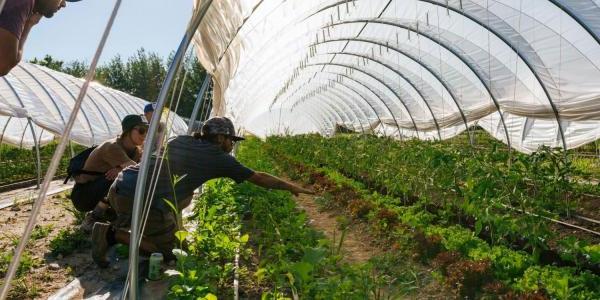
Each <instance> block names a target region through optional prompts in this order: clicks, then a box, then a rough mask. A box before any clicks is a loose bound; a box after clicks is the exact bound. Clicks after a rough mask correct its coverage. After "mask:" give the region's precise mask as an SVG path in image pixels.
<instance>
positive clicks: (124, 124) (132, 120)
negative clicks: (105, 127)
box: [121, 115, 148, 132]
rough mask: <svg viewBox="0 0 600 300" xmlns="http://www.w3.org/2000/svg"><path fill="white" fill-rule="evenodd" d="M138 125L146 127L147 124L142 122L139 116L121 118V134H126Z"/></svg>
mask: <svg viewBox="0 0 600 300" xmlns="http://www.w3.org/2000/svg"><path fill="white" fill-rule="evenodd" d="M139 125H142V126H148V122H146V121H144V119H142V116H140V115H127V116H125V118H123V121H121V128H122V129H123V132H128V131H130V130H132V129H133V128H134V127H135V126H139Z"/></svg>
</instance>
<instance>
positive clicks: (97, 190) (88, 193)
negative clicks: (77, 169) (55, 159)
mask: <svg viewBox="0 0 600 300" xmlns="http://www.w3.org/2000/svg"><path fill="white" fill-rule="evenodd" d="M112 183H113V180H108V179H106V177H104V176H100V177H98V178H96V179H94V180H92V181H88V182H86V183H75V186H73V190H72V191H71V202H73V206H75V208H76V209H77V210H78V211H83V212H87V211H90V210H92V209H94V207H96V204H98V202H100V201H102V200H104V197H106V195H107V194H108V190H109V189H110V186H111V184H112Z"/></svg>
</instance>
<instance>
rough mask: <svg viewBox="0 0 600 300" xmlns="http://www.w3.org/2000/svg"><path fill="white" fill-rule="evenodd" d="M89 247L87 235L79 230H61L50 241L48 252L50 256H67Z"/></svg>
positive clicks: (70, 228)
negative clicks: (50, 253)
mask: <svg viewBox="0 0 600 300" xmlns="http://www.w3.org/2000/svg"><path fill="white" fill-rule="evenodd" d="M89 246H90V240H89V238H88V235H87V234H85V233H84V232H83V231H82V230H80V229H79V228H72V227H68V228H63V229H61V230H60V231H59V232H58V234H57V235H56V236H55V237H54V238H53V239H52V240H51V241H50V251H51V252H52V255H54V256H57V255H59V254H62V255H63V256H66V255H69V254H71V253H73V252H75V251H77V250H81V249H84V248H87V247H89Z"/></svg>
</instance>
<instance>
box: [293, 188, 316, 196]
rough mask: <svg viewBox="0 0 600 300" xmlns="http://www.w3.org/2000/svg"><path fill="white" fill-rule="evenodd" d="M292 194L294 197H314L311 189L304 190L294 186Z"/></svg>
mask: <svg viewBox="0 0 600 300" xmlns="http://www.w3.org/2000/svg"><path fill="white" fill-rule="evenodd" d="M292 194H294V196H298V194H307V195H314V194H315V191H313V190H311V189H305V188H303V187H299V186H296V187H295V188H294V190H293V191H292Z"/></svg>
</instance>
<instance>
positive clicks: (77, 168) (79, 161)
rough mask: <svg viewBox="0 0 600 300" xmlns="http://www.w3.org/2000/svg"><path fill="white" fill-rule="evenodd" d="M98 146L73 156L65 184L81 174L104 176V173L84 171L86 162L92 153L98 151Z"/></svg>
mask: <svg viewBox="0 0 600 300" xmlns="http://www.w3.org/2000/svg"><path fill="white" fill-rule="evenodd" d="M97 147H98V146H92V147H89V148H87V149H85V150H83V151H81V152H79V153H78V154H77V155H75V156H73V158H71V159H70V160H69V166H67V178H65V182H64V183H65V184H66V183H67V182H68V181H69V179H70V178H71V177H73V176H77V175H79V174H88V175H102V174H104V173H102V172H94V171H86V170H84V169H83V166H85V161H86V160H87V159H88V157H89V156H90V154H91V153H92V151H94V149H96V148H97Z"/></svg>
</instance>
